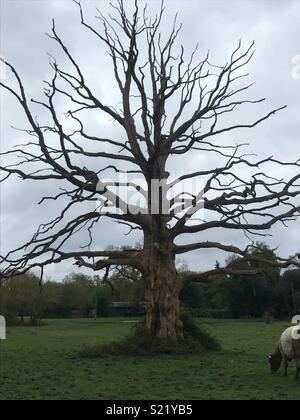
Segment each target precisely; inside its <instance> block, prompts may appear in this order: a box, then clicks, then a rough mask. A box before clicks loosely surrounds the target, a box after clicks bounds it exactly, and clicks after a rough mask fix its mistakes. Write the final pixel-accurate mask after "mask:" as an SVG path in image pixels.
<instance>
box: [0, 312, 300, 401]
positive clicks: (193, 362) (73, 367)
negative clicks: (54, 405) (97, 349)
mask: <svg viewBox="0 0 300 420" xmlns="http://www.w3.org/2000/svg"><path fill="white" fill-rule="evenodd" d="M201 324H202V325H203V326H204V327H205V328H206V329H207V330H208V331H210V332H211V333H212V334H213V335H215V336H216V337H217V338H218V339H219V341H220V342H221V344H222V351H220V352H217V353H205V354H201V355H198V356H155V357H139V358H134V357H124V356H123V357H118V358H117V357H105V358H101V359H80V358H79V357H78V350H79V349H80V348H81V347H82V346H83V345H84V344H99V343H108V342H110V341H112V340H117V339H119V338H121V337H124V336H125V335H126V334H127V333H128V331H129V330H130V328H132V324H130V323H124V322H121V320H120V319H118V318H114V319H111V318H109V319H102V320H99V321H97V322H95V321H93V320H52V321H49V325H48V326H45V327H39V328H27V327H23V328H11V329H9V332H8V339H7V340H6V341H0V400H3V399H47V400H48V399H128V400H131V399H210V400H220V399H223V400H224V399H234V400H240V399H247V400H257V399H273V400H275V399H285V400H299V399H300V383H297V382H296V381H295V380H294V366H291V367H290V375H289V377H288V378H284V377H283V376H282V374H281V373H280V374H278V375H274V376H273V375H271V374H270V373H269V369H268V364H267V359H266V356H267V354H268V353H269V352H271V351H272V350H273V349H274V347H275V344H276V341H277V340H278V337H279V335H280V333H281V332H282V330H283V329H284V328H285V327H286V326H288V324H287V323H274V324H271V325H266V324H264V323H262V322H247V321H244V322H243V321H207V320H205V321H201Z"/></svg>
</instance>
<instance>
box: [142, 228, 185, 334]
mask: <svg viewBox="0 0 300 420" xmlns="http://www.w3.org/2000/svg"><path fill="white" fill-rule="evenodd" d="M171 248H172V243H171V241H170V242H169V241H164V240H162V238H158V239H157V241H155V239H154V238H153V237H152V236H151V237H150V238H148V239H147V238H146V240H145V253H146V267H147V268H146V272H145V283H146V329H147V330H148V331H149V332H150V333H151V335H152V336H153V337H160V338H168V339H171V340H176V339H177V338H179V337H182V336H183V329H182V322H181V320H180V301H179V294H180V290H181V282H180V280H179V278H178V275H177V271H176V266H175V258H174V255H173V254H172V251H171Z"/></svg>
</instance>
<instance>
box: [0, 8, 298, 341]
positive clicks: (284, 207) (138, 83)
mask: <svg viewBox="0 0 300 420" xmlns="http://www.w3.org/2000/svg"><path fill="white" fill-rule="evenodd" d="M134 5H135V7H134V13H133V15H132V14H129V12H127V11H126V10H125V8H124V4H123V0H119V1H117V3H115V4H113V5H112V8H113V13H114V15H112V16H110V18H106V17H104V16H103V15H102V14H101V11H100V10H98V12H99V14H98V16H97V17H98V21H100V24H101V27H100V29H99V28H98V25H95V26H92V25H91V24H90V23H88V22H87V21H86V19H85V16H84V12H83V10H82V7H81V5H80V3H77V6H78V8H79V13H80V18H81V23H82V26H83V28H84V30H87V31H89V32H90V33H91V36H93V37H96V38H97V39H98V40H99V42H101V43H104V44H105V45H106V48H107V50H108V53H109V55H110V57H111V62H112V70H113V73H112V74H113V77H114V80H115V81H116V83H117V87H118V89H119V94H120V99H121V103H122V105H121V109H116V108H115V107H113V106H112V105H111V104H106V103H104V102H103V100H102V99H101V97H99V96H97V94H96V93H95V92H94V91H93V86H89V85H88V82H87V80H86V77H85V75H84V73H83V71H82V70H81V67H80V64H79V63H78V62H77V60H76V58H75V57H74V56H73V54H72V52H71V49H69V47H67V45H66V44H65V43H64V41H63V40H62V38H61V37H60V36H59V34H58V32H57V29H56V26H55V23H54V22H53V26H52V32H51V34H50V37H51V38H52V39H53V40H54V41H55V42H56V43H57V44H58V46H59V47H60V48H61V49H62V51H63V53H64V54H65V56H66V58H67V59H68V61H69V65H70V66H69V67H68V70H66V69H64V68H61V67H60V65H59V63H58V62H57V61H56V60H55V59H51V61H50V64H51V67H52V70H53V77H52V79H51V80H50V81H47V82H46V86H45V91H44V94H45V100H44V101H37V100H33V99H31V100H30V99H29V98H28V97H27V95H26V91H25V88H24V86H23V84H22V80H21V77H20V75H19V73H18V72H17V70H16V69H15V67H13V66H12V65H11V64H9V63H8V62H5V65H6V66H7V68H8V70H9V71H10V72H11V75H12V76H13V77H14V79H15V82H16V83H17V88H13V87H11V84H10V83H9V84H7V83H3V82H1V83H0V85H1V87H2V88H3V89H5V90H6V91H8V92H10V93H11V95H13V96H14V97H15V98H16V100H17V102H18V103H19V105H20V106H21V108H22V109H23V111H24V113H25V115H26V117H27V120H28V125H29V126H28V128H26V129H25V130H24V131H25V132H26V133H27V134H28V135H29V136H30V138H31V139H30V141H29V142H28V143H26V144H23V145H19V146H17V147H15V148H13V150H9V151H7V152H4V153H2V162H3V161H4V159H5V158H6V157H7V158H11V157H12V156H15V155H17V156H18V157H19V158H20V159H19V160H18V161H17V163H15V164H7V165H5V164H4V163H2V166H1V171H2V180H1V181H2V182H3V181H5V180H7V179H8V178H11V177H12V176H14V175H16V176H18V177H19V178H21V179H22V180H32V181H37V182H38V181H43V182H49V180H50V181H52V182H53V184H57V185H58V186H60V187H61V186H63V189H62V188H61V190H60V191H59V192H58V193H57V195H55V196H53V197H43V198H42V199H41V202H40V203H43V202H45V201H46V200H57V202H59V200H62V202H63V203H64V209H63V210H62V211H61V212H60V214H58V215H57V217H55V218H54V219H53V220H51V221H49V222H47V223H45V224H43V225H41V226H39V227H38V229H37V231H36V233H35V234H34V236H33V237H32V238H30V240H29V241H28V242H27V243H26V244H24V245H23V246H21V247H19V248H18V249H15V250H12V251H11V252H9V253H8V254H7V255H3V256H2V257H1V263H2V278H5V277H8V276H11V275H15V274H18V273H22V272H25V271H28V270H31V269H34V268H37V267H39V268H41V270H42V271H43V268H44V267H45V266H46V265H48V264H53V263H60V262H61V261H64V260H67V259H73V260H75V264H77V265H78V266H79V267H88V268H90V269H92V270H95V271H98V270H102V269H105V270H106V275H107V274H108V272H109V269H110V268H111V267H115V266H131V267H133V268H135V269H137V270H139V271H140V272H141V273H142V275H143V277H144V279H145V284H146V302H147V303H146V321H145V324H146V328H147V329H148V330H149V331H150V332H151V333H152V334H153V336H160V337H168V338H171V339H176V338H177V337H180V336H182V334H183V331H182V324H181V321H180V316H179V309H180V308H179V306H180V304H179V293H180V290H181V289H182V287H183V281H182V279H181V278H180V276H179V275H178V273H177V271H176V257H177V256H178V255H180V254H184V253H187V252H190V251H195V250H198V252H199V257H200V256H201V250H204V249H208V248H212V249H217V250H222V251H224V252H226V253H227V252H230V253H234V254H238V255H239V256H240V257H242V258H244V260H245V261H253V260H255V259H256V260H259V259H260V258H261V257H258V256H255V253H253V252H252V253H251V252H249V251H250V250H251V247H252V246H253V242H252V240H249V241H250V242H251V244H250V245H249V246H248V247H247V248H246V249H239V248H238V247H236V246H233V245H229V244H228V245H226V244H223V243H219V242H208V241H205V233H206V232H208V231H209V230H211V229H218V230H219V231H220V232H221V231H226V230H227V229H233V230H237V231H240V232H241V234H243V233H244V234H246V236H247V237H249V238H250V237H252V235H255V234H256V235H260V236H261V235H266V234H268V233H269V231H270V229H271V228H272V226H273V225H275V224H278V223H282V224H283V225H286V224H287V222H289V221H291V220H294V219H296V218H297V217H298V216H299V210H300V206H299V194H300V185H299V180H300V175H299V167H300V160H299V159H298V160H295V161H293V162H281V161H280V160H278V159H276V158H275V157H273V156H270V157H267V158H263V159H261V160H258V159H257V158H256V157H254V156H250V155H247V154H245V153H244V152H243V151H242V150H243V147H244V146H245V145H244V144H238V145H228V144H224V140H223V139H222V138H223V136H222V134H224V133H226V134H227V133H229V132H232V131H234V130H237V129H250V128H253V127H256V126H257V125H259V124H261V123H263V122H264V121H266V120H267V119H269V118H270V117H272V116H273V115H274V114H276V113H277V112H278V111H280V110H282V109H283V108H285V106H283V107H280V108H276V109H272V110H271V111H270V112H268V113H266V114H265V115H262V116H260V117H258V118H257V119H256V120H255V121H251V122H249V123H240V124H232V125H225V126H224V123H222V118H223V116H224V115H228V113H229V115H234V112H235V110H236V109H238V108H240V107H242V106H243V105H248V106H251V105H254V104H259V103H260V102H262V101H264V99H258V100H253V99H241V95H243V94H245V93H246V91H247V90H248V89H249V88H250V86H251V84H247V83H245V84H244V82H243V81H244V80H245V79H246V77H247V74H245V73H244V72H243V69H244V68H245V66H246V65H247V64H248V63H249V61H250V60H251V58H252V56H253V54H254V44H252V45H250V46H249V48H246V49H245V50H244V49H243V46H242V44H241V42H239V44H238V46H237V48H236V49H235V50H234V51H233V53H232V54H231V56H230V57H229V60H228V62H227V63H226V64H225V65H223V66H216V65H214V64H212V63H211V62H210V58H209V55H208V54H207V55H206V56H204V57H203V58H202V59H197V55H198V52H197V48H196V49H195V51H194V52H193V53H192V54H191V55H189V56H188V57H186V53H185V50H184V48H183V47H182V46H178V45H177V39H178V34H179V32H180V29H181V25H178V24H177V22H176V19H175V21H174V25H173V27H172V28H171V30H170V32H169V34H168V36H167V39H165V40H164V38H165V36H163V35H162V34H161V33H160V27H161V23H162V19H163V16H164V6H163V4H162V6H161V8H160V10H159V12H158V14H157V16H155V17H153V18H150V17H147V10H146V8H144V9H142V10H141V9H140V8H139V6H138V2H137V1H136V2H135V4H134ZM69 68H72V69H73V70H69ZM100 73H101V68H99V74H100ZM60 96H61V97H63V98H64V99H65V102H66V111H67V116H68V118H65V119H63V118H62V117H61V115H60V114H59V113H58V111H57V110H56V106H55V101H56V98H57V97H60ZM171 100H173V103H175V104H176V106H177V109H176V110H175V112H174V109H172V111H171V110H168V106H169V103H170V101H171ZM32 103H34V104H35V105H34V106H37V105H39V106H41V107H42V108H43V110H44V111H45V112H46V113H47V115H48V117H49V122H48V124H47V125H45V124H40V123H39V121H38V118H37V117H35V115H34V114H33V111H32V106H33V104H32ZM86 112H96V113H98V114H99V115H100V114H106V115H107V116H109V117H110V118H111V119H113V121H114V124H116V125H118V126H119V127H121V129H122V131H123V138H122V139H119V138H114V137H113V138H106V136H105V137H104V136H101V127H99V132H100V134H99V135H94V134H91V133H90V132H89V127H87V124H86V123H85V119H84V115H85V113H86ZM70 121H71V122H72V124H73V126H74V128H73V129H70V125H71V124H70ZM67 123H68V126H67ZM220 123H221V124H220ZM67 127H68V128H67ZM54 139H55V140H54ZM198 153H199V154H200V155H201V157H203V156H205V157H206V161H207V162H212V167H211V168H210V169H202V170H201V168H200V169H199V170H198V171H196V172H193V173H190V172H188V170H187V172H186V174H185V175H182V176H178V175H177V177H176V174H170V173H169V171H168V168H169V166H168V165H169V163H170V160H171V158H172V157H174V156H176V157H177V158H178V157H180V156H182V157H183V159H185V160H186V159H187V158H188V156H190V154H198ZM214 156H218V157H219V158H221V159H222V161H223V164H221V165H219V166H217V167H216V165H214V164H213V162H214V159H213V157H214ZM107 160H110V161H111V163H110V164H109V165H105V163H107ZM90 162H92V163H90ZM95 162H96V164H95ZM102 162H103V164H102ZM95 165H96V166H97V168H96V169H95ZM122 165H123V166H122ZM283 166H289V168H290V169H294V172H295V173H294V176H293V177H292V178H291V179H288V180H286V179H278V177H275V176H274V174H276V175H277V174H278V173H279V172H280V168H282V167H283ZM28 168H30V170H28ZM121 168H125V169H121ZM243 169H246V171H244V170H243ZM267 169H268V170H269V171H271V172H270V173H267ZM123 171H126V172H127V175H129V176H132V177H134V176H139V177H140V179H141V181H140V182H138V183H137V182H133V181H132V178H130V179H128V180H127V181H126V182H123V181H122V180H120V179H121V178H118V176H119V175H121V173H122V172H123ZM108 174H110V176H111V177H115V178H114V181H113V182H105V181H104V176H105V177H106V178H107V176H108ZM171 177H172V178H171ZM195 179H201V180H202V182H203V185H204V188H203V190H202V191H198V192H197V193H196V194H195V193H191V191H189V190H185V191H181V192H179V193H176V194H175V193H173V194H172V189H173V191H174V188H175V187H176V186H178V185H179V184H180V183H183V182H184V181H186V180H195ZM157 181H158V183H159V188H158V192H159V193H158V195H156V196H155V194H153V191H152V190H153V184H155V182H157ZM65 185H68V186H69V187H65ZM124 189H125V190H127V191H134V192H135V193H136V194H139V195H140V196H141V202H142V200H144V201H145V203H146V204H145V206H143V205H134V206H129V203H128V202H127V201H126V200H124V198H123V196H122V194H121V192H120V191H121V190H124ZM297 200H298V201H297ZM183 203H184V206H183ZM166 207H167V209H168V210H167V211H166ZM203 207H204V209H205V218H203V217H199V212H201V211H202V208H203ZM87 208H89V211H87ZM81 209H83V211H82V210H81ZM75 213H76V214H77V215H76V217H74V214H75ZM70 214H72V217H70ZM201 214H202V213H201ZM103 218H109V219H111V220H113V221H116V222H117V223H120V224H121V225H125V226H127V227H128V228H129V233H130V232H132V231H133V230H135V229H139V230H140V231H141V232H142V234H143V246H142V247H141V248H140V249H139V248H137V249H132V248H128V249H127V248H125V249H124V248H123V249H120V250H116V249H113V250H104V251H101V250H97V249H94V248H93V232H94V230H95V229H98V225H99V222H101V220H102V219H103ZM84 229H85V230H86V232H87V233H88V235H89V244H88V246H87V247H86V248H79V247H78V249H75V250H74V251H70V247H68V248H67V246H68V243H69V241H70V239H71V238H72V237H73V235H75V234H76V233H77V232H79V231H80V230H84ZM100 232H101V231H100ZM196 233H201V236H202V238H204V239H203V241H201V242H188V243H185V244H183V240H181V239H180V242H179V239H178V238H179V237H181V236H182V235H184V236H183V238H184V239H185V240H186V239H187V237H188V235H190V236H189V237H190V238H192V237H193V235H192V234H196ZM200 258H201V257H200ZM270 264H271V262H270ZM273 264H277V265H278V266H280V267H288V266H290V265H292V264H293V265H297V266H298V267H299V260H298V258H297V255H295V256H294V257H291V258H289V259H283V258H279V257H278V260H277V262H273ZM250 265H251V264H250ZM250 265H249V267H250ZM249 271H251V270H250V269H249ZM239 272H241V270H238V269H237V268H235V267H234V266H230V267H223V268H222V267H216V268H215V269H214V270H211V271H209V272H206V273H202V274H198V275H196V276H193V281H195V280H197V281H206V280H209V278H210V277H211V276H212V275H215V274H220V273H224V274H232V273H239ZM242 272H243V273H244V272H247V273H248V270H247V268H245V270H242Z"/></svg>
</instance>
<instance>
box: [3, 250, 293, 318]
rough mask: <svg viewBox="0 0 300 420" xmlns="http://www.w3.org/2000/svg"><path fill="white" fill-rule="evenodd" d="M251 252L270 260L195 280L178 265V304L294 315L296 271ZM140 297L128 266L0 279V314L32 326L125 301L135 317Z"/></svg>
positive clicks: (137, 279)
mask: <svg viewBox="0 0 300 420" xmlns="http://www.w3.org/2000/svg"><path fill="white" fill-rule="evenodd" d="M255 252H256V253H257V256H259V255H260V254H264V258H267V259H268V260H269V261H270V264H266V263H264V267H260V270H259V271H258V273H257V274H256V275H253V274H252V275H249V274H233V275H227V276H225V275H215V276H212V277H211V278H210V279H209V281H208V282H205V283H198V282H193V281H192V279H193V277H195V278H196V277H197V275H198V273H193V272H191V271H190V270H189V269H188V267H185V266H183V267H181V268H179V269H178V274H179V275H180V276H182V277H183V279H184V278H186V280H187V285H186V287H184V288H183V290H182V292H181V296H180V299H181V304H182V307H184V308H185V309H186V310H188V311H190V312H191V313H192V314H193V315H195V316H202V317H215V318H219V317H227V318H242V317H262V316H270V317H274V318H288V317H291V316H292V315H294V314H296V313H297V312H298V311H299V310H300V270H299V269H290V270H288V271H285V272H283V273H281V272H280V269H279V268H278V267H276V266H272V264H271V262H272V260H274V259H275V258H276V256H275V252H274V251H272V250H271V249H269V248H268V247H267V246H266V245H265V244H257V248H256V251H255ZM218 264H219V263H218V262H216V266H217V265H218ZM226 264H227V266H230V265H232V264H234V265H235V266H236V267H238V268H240V269H242V268H243V264H244V262H243V261H242V260H241V261H240V260H239V259H238V258H236V257H234V258H232V257H230V258H228V260H227V262H226ZM241 271H242V270H241ZM144 296H145V284H144V280H143V277H142V276H141V274H140V273H139V271H138V270H134V269H132V268H130V267H127V268H126V267H119V268H117V269H116V270H114V271H113V272H112V273H111V274H110V275H107V276H104V277H103V278H101V277H100V276H98V275H96V276H88V275H85V274H78V273H71V274H69V275H67V276H66V277H65V278H64V279H63V281H62V282H55V281H52V280H48V281H46V282H44V283H42V284H41V283H40V279H39V278H38V277H37V276H36V275H35V274H33V273H26V274H24V275H20V276H16V277H12V278H10V279H8V280H7V281H5V282H3V283H1V286H0V313H1V314H3V315H5V316H6V318H7V321H8V323H10V324H25V323H28V322H29V323H30V324H31V325H37V324H38V323H39V322H40V320H41V319H47V318H72V317H103V316H110V315H114V314H117V315H118V305H116V308H115V310H114V307H113V302H123V303H124V302H126V303H127V304H128V310H127V314H129V315H134V316H136V315H141V314H143V312H144V308H145V303H144V299H145V298H144Z"/></svg>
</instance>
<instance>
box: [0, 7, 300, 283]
mask: <svg viewBox="0 0 300 420" xmlns="http://www.w3.org/2000/svg"><path fill="white" fill-rule="evenodd" d="M0 3H1V51H0V55H1V56H3V57H5V59H6V60H7V61H9V62H11V63H13V64H14V65H15V67H16V68H17V69H18V71H19V73H20V75H21V77H22V80H23V82H24V86H25V87H26V91H27V94H28V97H34V98H37V99H38V98H41V91H42V88H43V83H42V81H43V80H44V79H49V77H50V76H51V70H50V68H49V56H47V53H51V54H53V55H55V56H56V57H58V60H59V62H60V63H62V64H63V63H64V61H63V60H64V58H63V57H62V56H61V53H60V51H59V50H58V47H57V46H56V45H55V44H54V43H53V41H51V40H50V39H49V38H48V37H47V36H46V35H45V33H46V32H49V31H50V29H51V19H52V18H55V20H56V26H57V31H58V33H59V34H60V36H61V37H62V38H63V39H64V40H65V42H66V44H67V45H68V46H69V47H70V50H71V51H72V53H73V54H74V56H76V58H77V61H78V62H79V63H82V68H83V70H84V72H85V73H86V74H88V76H87V77H88V80H89V82H90V84H92V85H93V86H94V87H95V89H96V90H97V92H98V93H99V94H101V95H102V98H104V100H105V101H108V102H110V101H113V99H114V92H115V87H114V85H113V80H112V72H111V68H110V67H109V60H108V59H107V58H106V56H105V48H104V47H103V46H102V45H99V42H98V41H97V40H95V39H94V38H93V37H92V36H91V35H90V34H88V33H87V32H86V31H84V29H83V28H82V27H81V26H80V24H79V15H78V8H77V7H76V5H74V3H73V2H72V1H71V0H51V1H45V0H43V1H39V0H7V1H6V0H0ZM149 3H150V7H149V9H150V10H149V12H150V13H154V12H155V10H157V9H158V7H159V5H160V2H158V1H153V0H151V2H149ZM82 4H83V7H84V9H85V14H86V17H87V19H88V20H90V22H93V17H94V15H95V8H96V7H98V8H100V9H101V11H102V12H103V13H104V14H107V13H109V10H110V9H109V2H107V1H106V0H100V1H99V0H98V1H96V0H85V1H84V0H83V1H82ZM125 4H126V5H127V6H128V7H131V6H132V1H131V0H127V1H125ZM165 5H166V9H167V17H168V18H167V19H166V20H165V21H164V27H163V31H167V30H168V29H170V22H171V19H170V17H171V16H173V15H174V14H175V13H176V12H177V11H179V19H180V20H181V21H182V23H183V30H182V32H181V34H180V37H179V41H180V42H181V43H182V44H183V45H185V46H186V48H187V50H192V48H193V46H194V45H195V44H197V43H199V50H200V52H203V55H205V53H206V51H207V50H208V49H210V51H211V61H213V62H214V63H216V64H224V63H225V62H226V61H227V59H228V57H229V56H230V54H231V52H232V51H233V50H234V49H235V47H236V46H237V43H238V40H239V39H242V40H243V43H244V45H245V47H246V46H247V45H248V44H249V43H251V42H252V41H253V40H255V44H256V54H255V56H254V59H253V61H252V63H251V64H250V65H249V67H248V70H249V71H250V73H251V76H250V81H255V82H256V84H255V86H254V87H253V89H252V92H251V94H250V93H249V94H250V96H251V98H260V97H265V98H267V102H266V103H265V104H261V105H257V106H255V107H254V108H253V107H252V108H246V109H245V110H244V111H243V112H242V113H240V114H238V120H236V119H234V122H240V123H249V122H252V121H253V120H255V119H256V118H257V117H259V116H261V115H264V113H265V112H266V111H268V110H271V109H273V108H277V107H279V106H282V105H288V108H287V109H286V110H284V111H282V112H281V113H279V114H276V116H275V117H274V118H272V119H270V120H268V121H266V122H265V123H264V124H263V125H260V126H259V127H257V128H255V129H254V130H250V131H242V132H241V131H239V132H234V133H232V134H230V135H227V137H226V141H229V142H232V143H233V144H235V143H237V142H240V141H242V142H248V143H250V146H249V151H250V153H253V152H255V153H257V154H258V155H259V156H261V157H262V158H264V157H267V156H270V155H274V156H277V157H279V158H280V159H282V160H285V161H291V160H292V161H294V160H295V159H296V157H299V156H300V147H299V146H300V139H299V133H300V66H299V68H298V69H297V67H295V66H296V64H295V63H297V60H299V56H300V41H299V40H300V25H299V21H300V1H299V0H295V1H293V0H282V1H280V0H270V1H264V0H243V1H237V0H235V1H231V0H215V1H214V0H207V1H193V0H186V1H182V0H181V1H177V0H166V1H165ZM96 25H97V21H96ZM297 56H298V57H297ZM1 78H2V79H3V78H5V74H4V72H3V69H1ZM8 80H9V78H8ZM61 106H63V104H61ZM37 112H38V111H37ZM234 118H237V117H234ZM232 122H233V121H232ZM91 124H92V125H93V127H94V129H98V128H99V126H100V127H101V124H103V127H101V129H103V131H104V132H105V130H109V129H110V128H109V123H108V121H105V120H103V121H102V120H96V119H94V120H93V121H91ZM12 125H14V126H18V127H26V122H25V119H24V116H23V114H22V110H21V109H20V108H19V107H18V105H17V103H16V101H15V100H13V99H12V98H10V97H9V96H8V95H6V94H5V95H4V94H2V95H1V151H4V150H7V149H8V148H10V147H11V146H12V145H13V144H18V143H21V142H24V140H27V139H26V138H25V137H24V135H23V134H22V133H20V132H17V131H15V130H13V129H12V128H11V126H12ZM200 164H201V165H202V164H203V165H204V166H205V165H206V162H202V161H201V156H197V155H194V156H193V157H192V158H190V160H189V168H191V169H192V168H196V169H197V168H199V165H200ZM170 168H171V169H173V170H175V171H177V172H178V174H179V173H180V174H181V173H184V172H185V170H186V168H187V162H186V161H185V160H184V159H183V160H181V161H180V160H178V161H176V162H175V163H172V164H171V166H170ZM277 170H278V169H277ZM274 175H275V176H281V175H282V174H278V173H275V174H274ZM284 175H286V176H287V175H288V173H285V174H284ZM53 192H55V189H54V190H53V183H48V184H46V185H41V184H36V183H33V184H32V183H30V182H27V181H21V180H19V179H11V180H10V181H9V182H7V183H6V184H5V185H2V186H1V251H2V252H1V253H4V252H5V251H7V250H8V249H11V248H14V247H16V246H19V245H20V244H22V243H23V242H25V241H26V240H28V239H29V237H30V236H31V235H32V234H33V233H34V228H35V227H36V226H37V225H38V224H39V223H42V222H45V221H47V220H50V218H54V217H55V216H56V213H57V204H56V203H51V202H48V203H47V204H46V205H44V206H43V207H41V206H37V204H36V203H37V202H38V201H39V199H40V197H41V195H47V194H50V193H53ZM299 228H300V221H298V222H294V223H291V224H290V225H289V227H288V228H283V227H282V225H278V226H277V227H275V228H274V229H273V231H272V233H273V237H271V238H267V239H266V242H267V243H268V244H270V245H271V246H272V247H274V248H275V247H278V253H280V254H281V255H282V256H284V257H286V256H289V255H290V254H293V253H295V252H296V251H299V250H300V239H299V233H300V232H299V231H300V229H299ZM126 231H127V230H126V229H124V227H120V226H119V225H117V224H115V223H110V224H108V223H107V222H105V223H104V224H102V227H101V229H100V230H99V231H98V232H99V234H98V236H97V238H96V240H95V247H97V248H99V249H100V248H105V247H107V246H108V245H111V244H113V245H118V246H121V245H124V244H128V243H129V242H130V243H132V244H134V243H135V242H136V241H137V240H138V239H139V237H138V235H137V234H135V235H133V237H132V238H131V239H130V238H129V237H128V236H124V233H126ZM86 239H87V237H86V235H85V236H84V235H83V237H77V238H76V239H75V240H74V241H73V243H72V244H71V245H70V246H73V248H74V247H75V248H76V246H77V247H78V246H79V245H81V244H82V242H83V243H84V242H86V241H87V240H86ZM207 239H214V240H219V241H221V242H223V243H227V244H230V243H235V244H238V245H241V246H243V245H244V244H245V243H246V242H245V238H244V237H243V235H242V233H240V234H236V233H231V232H229V231H227V232H221V231H218V232H209V233H208V234H207V235H206V236H205V237H203V236H202V237H201V240H207ZM181 259H182V260H184V261H185V262H187V263H188V264H189V266H190V267H191V268H192V269H194V270H204V269H210V268H211V267H212V266H213V265H214V263H215V261H216V260H217V259H218V260H220V261H223V259H224V255H223V254H222V253H220V252H216V251H204V252H203V251H201V252H200V251H195V252H193V253H190V254H185V255H184V256H182V258H181ZM73 270H75V267H74V266H72V262H71V261H68V262H66V263H64V264H61V265H53V266H51V267H49V268H48V269H47V272H46V273H47V275H49V276H51V277H52V278H53V279H56V280H59V279H62V278H63V277H64V275H65V274H67V273H68V272H70V271H73ZM90 274H92V273H90Z"/></svg>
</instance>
